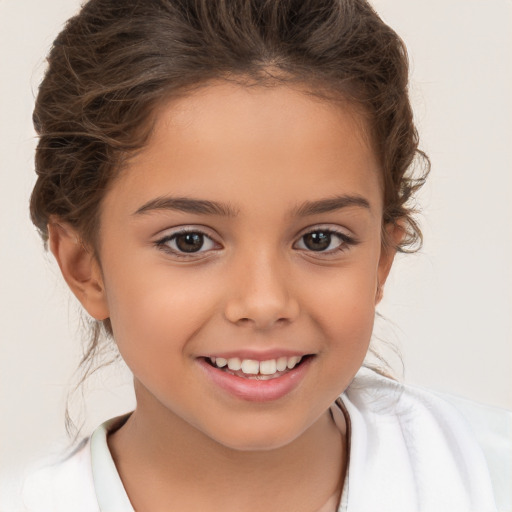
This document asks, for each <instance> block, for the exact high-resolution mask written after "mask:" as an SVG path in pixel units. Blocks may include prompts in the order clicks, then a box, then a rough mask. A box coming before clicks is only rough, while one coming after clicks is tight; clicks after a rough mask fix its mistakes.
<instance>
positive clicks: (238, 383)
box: [197, 357, 313, 402]
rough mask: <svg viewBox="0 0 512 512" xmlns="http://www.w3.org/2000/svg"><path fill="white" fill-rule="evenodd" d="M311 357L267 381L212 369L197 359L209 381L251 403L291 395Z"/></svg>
mask: <svg viewBox="0 0 512 512" xmlns="http://www.w3.org/2000/svg"><path fill="white" fill-rule="evenodd" d="M312 359H313V357H308V358H307V359H306V360H305V361H303V362H302V363H301V364H299V365H298V366H296V367H295V368H294V369H293V370H290V371H289V372H287V373H285V374H284V375H281V376H280V377H276V378H275V379H269V380H257V379H245V378H244V377H238V376H237V375H231V374H230V373H227V372H225V371H222V370H220V369H218V368H215V367H213V366H212V365H211V364H209V363H207V362H206V360H205V359H202V358H200V359H197V361H198V363H199V365H200V366H201V368H202V369H203V370H204V371H205V372H206V374H207V376H208V377H209V379H210V380H211V381H212V382H213V383H214V384H215V385H216V386H218V387H220V388H222V389H223V390H224V391H227V392H228V393H230V394H232V395H234V396H236V397H238V398H241V399H243V400H248V401H251V402H269V401H271V400H278V399H279V398H282V397H284V396H286V395H287V394H288V393H291V392H292V391H293V390H294V389H295V388H297V386H298V385H299V384H300V383H301V382H302V380H303V379H304V377H305V375H306V372H307V371H308V368H309V365H310V364H311V361H312Z"/></svg>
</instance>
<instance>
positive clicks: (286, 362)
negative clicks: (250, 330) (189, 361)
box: [210, 356, 302, 375]
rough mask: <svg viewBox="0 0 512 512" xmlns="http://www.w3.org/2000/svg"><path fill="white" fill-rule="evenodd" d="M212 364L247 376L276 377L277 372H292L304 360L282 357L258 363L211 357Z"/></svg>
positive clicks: (252, 360) (294, 357) (255, 361)
mask: <svg viewBox="0 0 512 512" xmlns="http://www.w3.org/2000/svg"><path fill="white" fill-rule="evenodd" d="M210 360H211V362H212V363H213V364H214V365H215V366H217V368H224V367H225V366H226V365H227V367H228V368H229V369H230V370H232V371H235V372H237V371H240V370H242V372H243V373H245V374H247V375H258V374H260V375H274V374H275V373H276V372H284V371H285V370H287V369H288V370H292V369H293V368H295V367H296V366H297V364H299V362H300V361H301V360H302V357H301V356H292V357H286V356H282V357H279V358H278V359H268V360H267V361H257V360H255V359H240V358H238V357H231V358H229V359H225V358H223V357H213V356H212V357H210Z"/></svg>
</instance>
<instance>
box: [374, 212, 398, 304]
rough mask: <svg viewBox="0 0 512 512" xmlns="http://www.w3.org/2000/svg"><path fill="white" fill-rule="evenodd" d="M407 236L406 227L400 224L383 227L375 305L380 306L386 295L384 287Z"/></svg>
mask: <svg viewBox="0 0 512 512" xmlns="http://www.w3.org/2000/svg"><path fill="white" fill-rule="evenodd" d="M404 236H405V230H404V227H403V226H402V224H401V223H400V222H398V223H396V224H392V223H389V224H386V225H385V226H383V233H382V246H381V252H380V258H379V267H378V270H377V292H376V294H375V304H378V303H379V302H380V301H381V300H382V297H383V295H384V285H385V284H386V279H387V278H388V275H389V272H390V270H391V266H392V265H393V260H394V259H395V255H396V251H397V247H398V246H399V244H400V242H401V241H402V240H403V238H404Z"/></svg>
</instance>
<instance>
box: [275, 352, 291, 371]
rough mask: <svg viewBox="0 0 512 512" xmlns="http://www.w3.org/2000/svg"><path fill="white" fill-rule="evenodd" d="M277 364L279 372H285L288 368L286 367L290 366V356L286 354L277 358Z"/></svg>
mask: <svg viewBox="0 0 512 512" xmlns="http://www.w3.org/2000/svg"><path fill="white" fill-rule="evenodd" d="M276 366H277V371H278V372H284V371H285V370H286V368H288V358H287V357H286V356H284V357H280V358H279V359H278V360H277V364H276Z"/></svg>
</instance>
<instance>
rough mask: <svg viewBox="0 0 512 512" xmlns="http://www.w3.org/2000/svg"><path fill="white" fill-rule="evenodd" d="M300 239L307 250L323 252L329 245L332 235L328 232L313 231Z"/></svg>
mask: <svg viewBox="0 0 512 512" xmlns="http://www.w3.org/2000/svg"><path fill="white" fill-rule="evenodd" d="M302 238H303V240H304V245H305V246H306V247H307V248H308V249H309V250H311V251H325V250H326V249H327V248H328V247H329V246H330V245H331V238H332V234H331V233H330V232H329V231H313V232H312V233H308V234H307V235H304V236H303V237H302Z"/></svg>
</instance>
